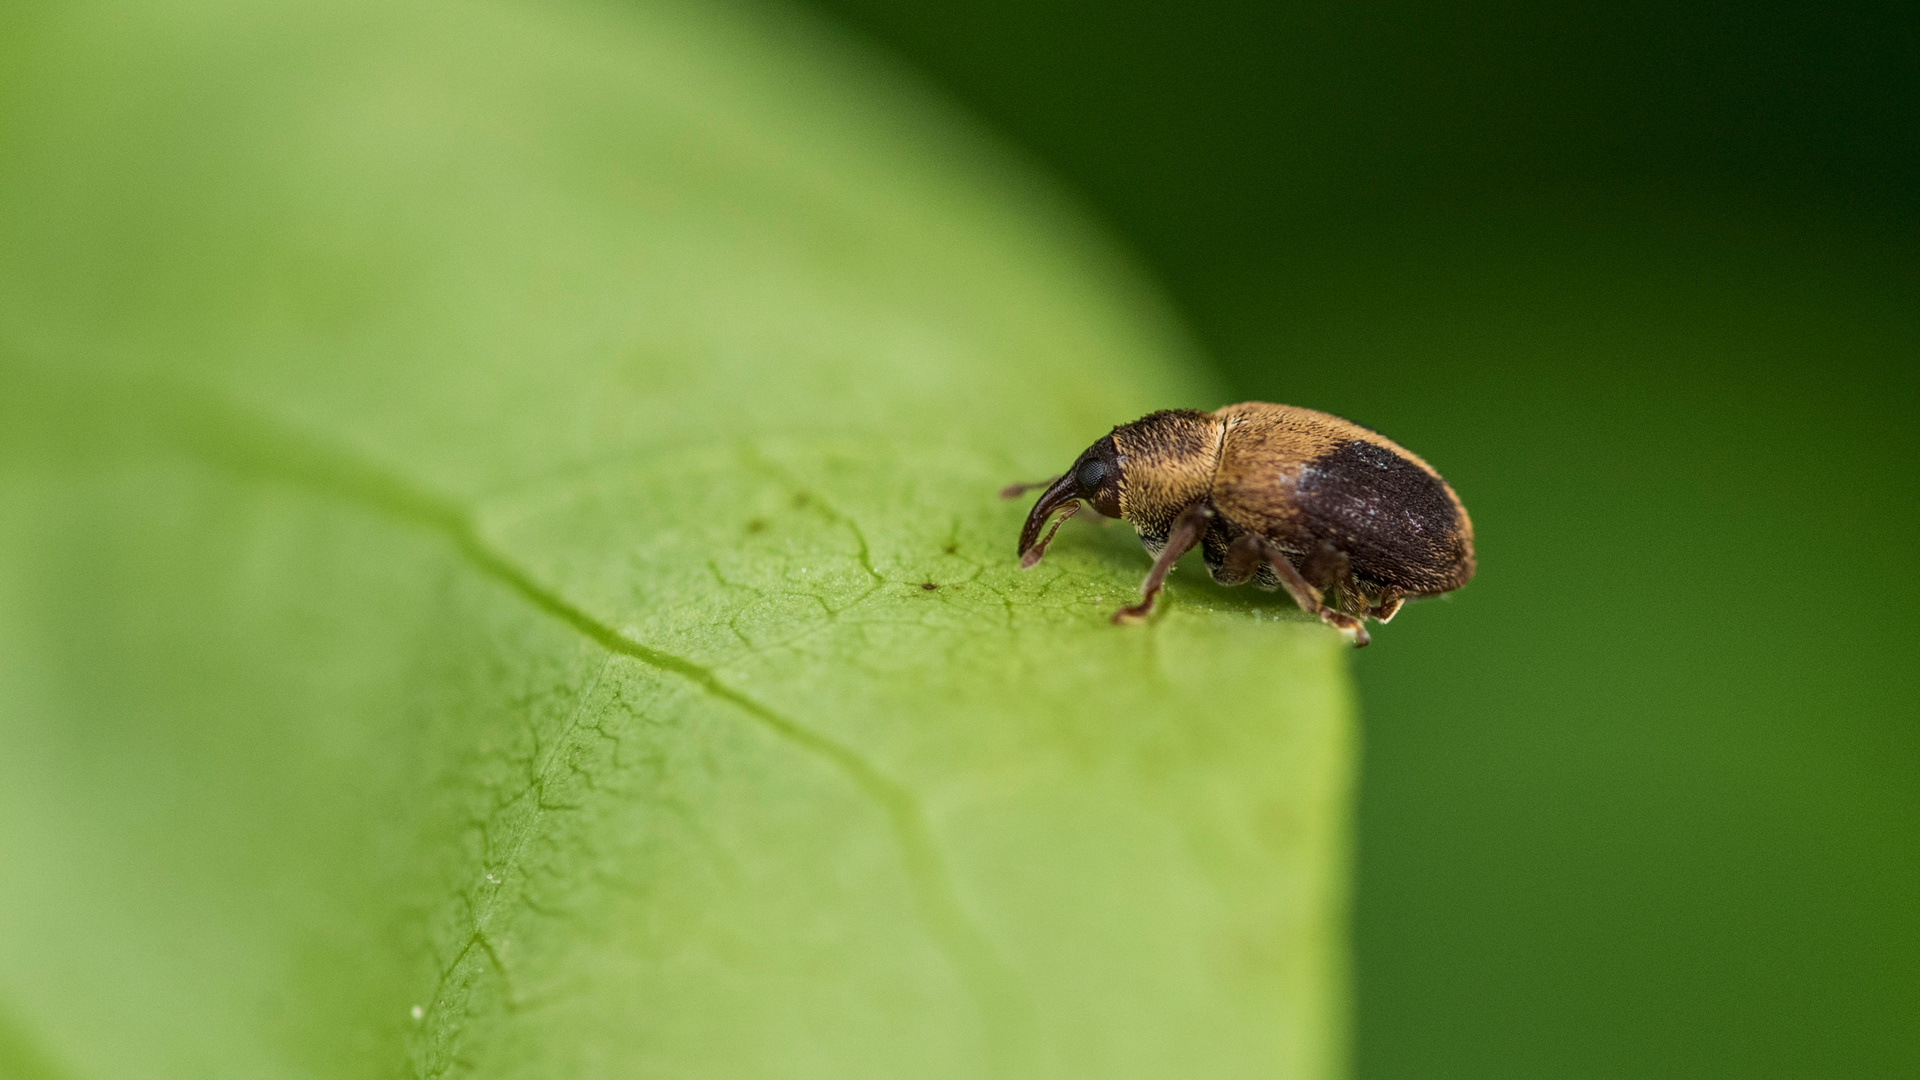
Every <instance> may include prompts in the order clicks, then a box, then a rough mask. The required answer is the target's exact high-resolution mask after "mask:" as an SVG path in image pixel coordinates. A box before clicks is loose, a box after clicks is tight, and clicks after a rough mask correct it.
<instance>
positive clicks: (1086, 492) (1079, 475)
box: [1073, 458, 1107, 498]
mask: <svg viewBox="0 0 1920 1080" xmlns="http://www.w3.org/2000/svg"><path fill="white" fill-rule="evenodd" d="M1106 478H1107V466H1106V463H1105V462H1102V461H1100V460H1099V459H1097V458H1096V459H1094V460H1092V461H1087V462H1083V463H1082V464H1081V465H1080V468H1079V470H1078V471H1076V472H1075V473H1074V474H1073V481H1074V483H1075V484H1078V485H1079V487H1080V493H1081V494H1082V495H1083V496H1085V497H1088V498H1091V497H1092V496H1093V493H1094V492H1096V491H1098V490H1100V481H1102V480H1105V479H1106Z"/></svg>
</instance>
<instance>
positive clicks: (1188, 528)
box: [1113, 503, 1213, 623]
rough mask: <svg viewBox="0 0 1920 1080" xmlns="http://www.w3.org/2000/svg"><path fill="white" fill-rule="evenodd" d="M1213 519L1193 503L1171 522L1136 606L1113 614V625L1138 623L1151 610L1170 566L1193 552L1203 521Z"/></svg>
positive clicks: (1204, 527) (1204, 531)
mask: <svg viewBox="0 0 1920 1080" xmlns="http://www.w3.org/2000/svg"><path fill="white" fill-rule="evenodd" d="M1211 517H1213V510H1212V509H1210V508H1209V507H1208V506H1207V504H1206V503H1194V504H1193V505H1192V506H1189V507H1187V508H1186V509H1185V510H1182V511H1180V516H1179V517H1177V518H1175V519H1174V520H1173V528H1172V529H1171V530H1169V531H1168V533H1167V543H1166V546H1165V547H1163V548H1161V549H1160V554H1159V555H1158V556H1157V557H1155V559H1154V560H1153V569H1151V570H1149V571H1147V580H1145V581H1143V582H1141V583H1140V602H1139V603H1137V604H1134V605H1133V606H1132V607H1123V608H1121V609H1120V610H1119V611H1116V612H1114V613H1113V621H1114V622H1116V623H1130V622H1139V621H1140V620H1141V619H1144V618H1146V617H1147V613H1148V612H1151V611H1152V610H1153V598H1154V597H1156V596H1158V595H1160V586H1161V585H1163V584H1164V583H1165V582H1166V580H1167V575H1168V574H1169V573H1172V572H1173V564H1174V563H1176V562H1179V561H1180V556H1182V555H1185V554H1186V553H1187V552H1189V551H1192V550H1193V546H1194V545H1195V544H1198V543H1199V542H1200V538H1201V537H1203V536H1205V535H1206V534H1207V520H1208V519H1209V518H1211Z"/></svg>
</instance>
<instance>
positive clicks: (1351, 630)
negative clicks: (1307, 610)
mask: <svg viewBox="0 0 1920 1080" xmlns="http://www.w3.org/2000/svg"><path fill="white" fill-rule="evenodd" d="M1320 621H1321V622H1323V623H1326V624H1327V625H1328V626H1331V627H1333V628H1334V629H1335V630H1338V631H1340V635H1341V636H1342V637H1344V638H1346V639H1347V640H1348V641H1351V642H1353V647H1354V648H1356V649H1358V648H1360V647H1361V646H1363V645H1365V644H1367V643H1368V642H1369V641H1372V640H1373V639H1372V638H1371V637H1368V636H1367V628H1366V626H1365V625H1364V624H1363V623H1362V622H1361V621H1360V620H1359V619H1356V618H1354V617H1353V616H1351V615H1346V614H1342V613H1341V612H1338V611H1335V610H1333V609H1332V608H1324V607H1323V608H1321V609H1320Z"/></svg>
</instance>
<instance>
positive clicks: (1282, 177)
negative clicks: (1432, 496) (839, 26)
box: [816, 0, 1920, 1080]
mask: <svg viewBox="0 0 1920 1080" xmlns="http://www.w3.org/2000/svg"><path fill="white" fill-rule="evenodd" d="M816 2H817V6H819V7H820V8H822V9H823V10H825V11H826V12H827V13H828V14H830V15H831V16H833V17H835V18H837V19H839V20H840V21H841V22H842V23H843V24H845V25H848V26H850V27H852V28H854V29H855V30H857V31H859V32H862V33H864V34H866V35H868V36H870V37H872V38H875V39H877V40H879V41H881V42H883V43H885V44H887V45H890V46H891V47H893V48H894V49H895V50H896V52H897V53H898V54H899V55H901V56H902V57H904V58H905V60H906V62H907V63H909V64H911V65H915V66H917V67H919V68H920V69H922V70H923V71H924V72H926V73H927V74H928V75H929V76H930V77H931V79H932V80H933V81H934V82H936V83H938V84H942V85H943V86H944V87H945V88H947V89H948V90H950V91H953V92H955V93H957V94H958V95H959V96H960V97H961V98H962V99H963V100H964V101H966V102H968V103H969V104H970V105H971V106H972V108H973V109H974V110H975V111H976V112H977V113H978V114H979V115H980V116H982V117H983V118H984V119H985V120H986V122H987V123H989V124H991V125H992V126H994V127H996V128H998V129H999V130H1000V131H1002V132H1003V133H1006V134H1009V135H1011V136H1012V137H1014V138H1015V139H1016V140H1018V141H1019V142H1020V143H1021V144H1022V145H1024V147H1025V148H1026V150H1027V151H1028V152H1029V153H1030V154H1032V155H1033V156H1034V157H1035V158H1037V159H1039V160H1040V161H1041V163H1042V164H1044V165H1045V166H1047V167H1049V168H1051V169H1052V170H1053V171H1054V172H1055V173H1056V174H1057V175H1059V176H1061V177H1063V178H1064V179H1065V180H1066V182H1067V183H1068V184H1069V185H1070V186H1072V187H1074V188H1076V189H1077V190H1078V192H1079V193H1080V194H1081V195H1082V196H1083V197H1084V198H1085V199H1086V200H1087V201H1088V202H1089V203H1090V204H1091V205H1092V206H1093V207H1094V209H1095V210H1096V211H1097V212H1098V213H1099V214H1101V215H1102V216H1104V217H1105V219H1106V220H1107V221H1108V222H1109V223H1110V224H1111V225H1113V226H1114V227H1115V228H1116V229H1117V230H1118V231H1119V232H1120V233H1121V234H1122V235H1123V237H1124V238H1125V239H1126V240H1127V241H1128V242H1130V243H1131V244H1132V245H1133V247H1134V248H1135V249H1136V251H1137V252H1138V253H1139V254H1140V255H1141V256H1143V257H1144V259H1145V260H1146V261H1147V263H1148V264H1149V265H1150V267H1151V268H1152V269H1153V271H1154V272H1155V273H1156V274H1157V276H1158V277H1159V279H1160V281H1161V282H1162V283H1163V284H1164V285H1165V287H1166V288H1167V289H1168V290H1169V291H1170V292H1171V293H1172V295H1173V296H1174V297H1175V298H1176V300H1177V302H1178V303H1179V305H1180V307H1181V308H1182V309H1183V311H1184V314H1185V315H1186V317H1187V318H1188V320H1189V321H1190V323H1191V325H1192V326H1193V327H1194V328H1195V330H1196V331H1197V333H1198V335H1199V337H1200V338H1201V339H1202V341H1203V342H1204V343H1205V345H1206V346H1207V347H1208V348H1209V350H1210V351H1211V353H1212V355H1213V356H1214V357H1215V358H1216V360H1217V361H1218V363H1219V364H1220V365H1221V366H1222V368H1223V369H1224V372H1225V374H1226V377H1227V380H1228V383H1229V385H1230V386H1231V387H1232V390H1233V392H1234V393H1235V394H1236V395H1239V396H1244V397H1257V398H1264V399H1269V400H1277V401H1286V402H1291V403H1295V404H1300V405H1309V406H1314V407H1318V408H1323V409H1328V410H1331V411H1334V412H1338V413H1341V414H1343V415H1346V416H1349V417H1352V418H1353V419H1355V420H1358V421H1360V422H1362V423H1366V424H1369V425H1372V426H1375V427H1378V428H1379V429H1381V430H1383V431H1385V432H1387V433H1389V434H1390V435H1392V436H1393V437H1394V438H1395V439H1398V440H1400V441H1401V442H1403V443H1405V444H1406V445H1408V446H1410V447H1413V448H1415V449H1416V450H1418V451H1419V452H1420V453H1421V454H1423V455H1425V456H1426V457H1427V458H1428V459H1429V460H1430V461H1432V462H1433V463H1434V464H1435V465H1436V466H1437V467H1439V468H1440V469H1441V470H1442V471H1443V472H1445V473H1446V474H1447V476H1448V477H1449V478H1450V479H1451V480H1452V481H1453V483H1454V484H1455V486H1456V487H1457V488H1458V490H1459V491H1460V493H1461V494H1462V496H1463V497H1464V498H1465V500H1466V502H1467V505H1468V507H1469V508H1470V509H1471V511H1472V512H1473V514H1474V517H1475V521H1476V524H1477V528H1478V531H1479V541H1480V552H1481V572H1480V577H1479V579H1478V580H1477V581H1475V582H1474V583H1473V585H1472V586H1470V587H1469V588H1468V589H1467V590H1465V592H1463V593H1461V594H1459V595H1458V597H1457V598H1456V599H1454V600H1453V601H1452V602H1429V603H1426V604H1421V605H1418V606H1416V607H1414V608H1412V609H1410V610H1409V611H1408V613H1407V614H1406V616H1405V617H1404V619H1403V620H1402V621H1400V622H1397V623H1395V624H1394V625H1393V626H1392V627H1389V628H1387V629H1386V630H1385V631H1383V632H1381V633H1380V634H1379V635H1378V636H1377V639H1376V640H1377V642H1378V644H1377V645H1376V646H1375V647H1374V648H1373V649H1370V650H1368V651H1367V652H1366V653H1364V654H1361V655H1360V656H1359V659H1358V670H1359V677H1360V684H1361V690H1362V695H1363V697H1362V700H1363V708H1364V710H1365V716H1366V721H1365V742H1366V751H1365V764H1364V770H1363V781H1362V796H1361V805H1360V838H1359V852H1360V855H1359V903H1358V910H1357V916H1356V944H1357V953H1358V994H1359V1027H1358V1055H1357V1062H1358V1073H1359V1075H1360V1077H1362V1078H1363V1080H1390V1078H1394V1080H1397V1078H1402V1077H1456V1076H1457V1077H1629V1076H1631V1077H1649V1076H1685V1077H1717V1076H1727V1077H1736V1076H1737V1077H1762V1076H1780V1077H1789V1076H1791V1077H1808V1076H1833V1077H1881V1076H1885V1077H1894V1076H1900V1077H1911V1076H1915V1075H1920V784H1916V782H1915V781H1916V778H1917V777H1920V735H1917V732H1916V727H1917V725H1916V720H1920V716H1917V715H1916V708H1915V705H1914V697H1915V693H1914V692H1915V685H1914V684H1915V678H1914V672H1915V667H1916V665H1915V661H1914V657H1915V652H1916V646H1917V645H1920V627H1917V623H1916V617H1915V601H1916V600H1917V599H1920V596H1916V575H1915V570H1914V561H1913V554H1914V549H1915V542H1914V537H1915V535H1916V526H1920V510H1917V505H1916V504H1917V502H1920V500H1916V495H1915V492H1916V489H1920V484H1916V482H1915V478H1914V473H1915V466H1916V464H1917V463H1920V462H1917V461H1916V459H1917V458H1920V453H1917V452H1916V450H1917V448H1916V437H1915V431H1916V425H1915V424H1914V422H1913V412H1914V407H1915V405H1916V396H1917V395H1916V376H1915V368H1916V364H1915V361H1916V359H1920V289H1917V288H1916V285H1920V260H1917V259H1916V247H1915V243H1914V241H1915V237H1916V229H1915V226H1916V222H1920V183H1917V181H1920V167H1917V166H1920V160H1917V159H1920V138H1916V133H1920V78H1916V72H1920V21H1917V20H1916V16H1915V14H1914V8H1913V7H1912V6H1911V5H1897V4H1892V3H1885V4H1850V5H1820V6H1815V5H1786V4H1759V5H1755V4H1733V3H1712V4H1703V3H1688V4H1681V5H1655V4H1645V3H1629V4H1585V5H1564V4H1562V5H1521V4H1474V5H1458V4H1456V5H1448V6H1445V7H1429V6H1424V5H1412V4H1369V5H1358V6H1346V7H1339V8H1329V7H1320V8H1315V7H1309V6H1305V5H1265V4H1253V3H1221V4H1211V5H1205V6H1198V5H1192V6H1186V5H1154V4H1146V3H1115V2H1111V0H1109V2H1106V3H1092V2H1088V0H1040V2H1032V0H1029V2H1026V3H1020V4H1014V3H1008V2H1004V0H1000V2H987V3H973V4H966V5H961V4H916V5H896V4H889V3H884V2H881V0H816ZM1115 419H1116V420H1119V419H1122V418H1119V417H1116V418H1115Z"/></svg>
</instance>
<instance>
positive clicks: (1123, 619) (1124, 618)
mask: <svg viewBox="0 0 1920 1080" xmlns="http://www.w3.org/2000/svg"><path fill="white" fill-rule="evenodd" d="M1151 614H1153V597H1151V596H1150V597H1148V598H1146V599H1145V600H1142V601H1140V602H1139V603H1137V604H1133V605H1130V606H1128V607H1123V608H1121V609H1120V610H1119V611H1116V612H1114V613H1113V625H1115V626H1132V625H1133V624H1134V623H1143V622H1146V621H1147V616H1148V615H1151Z"/></svg>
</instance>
